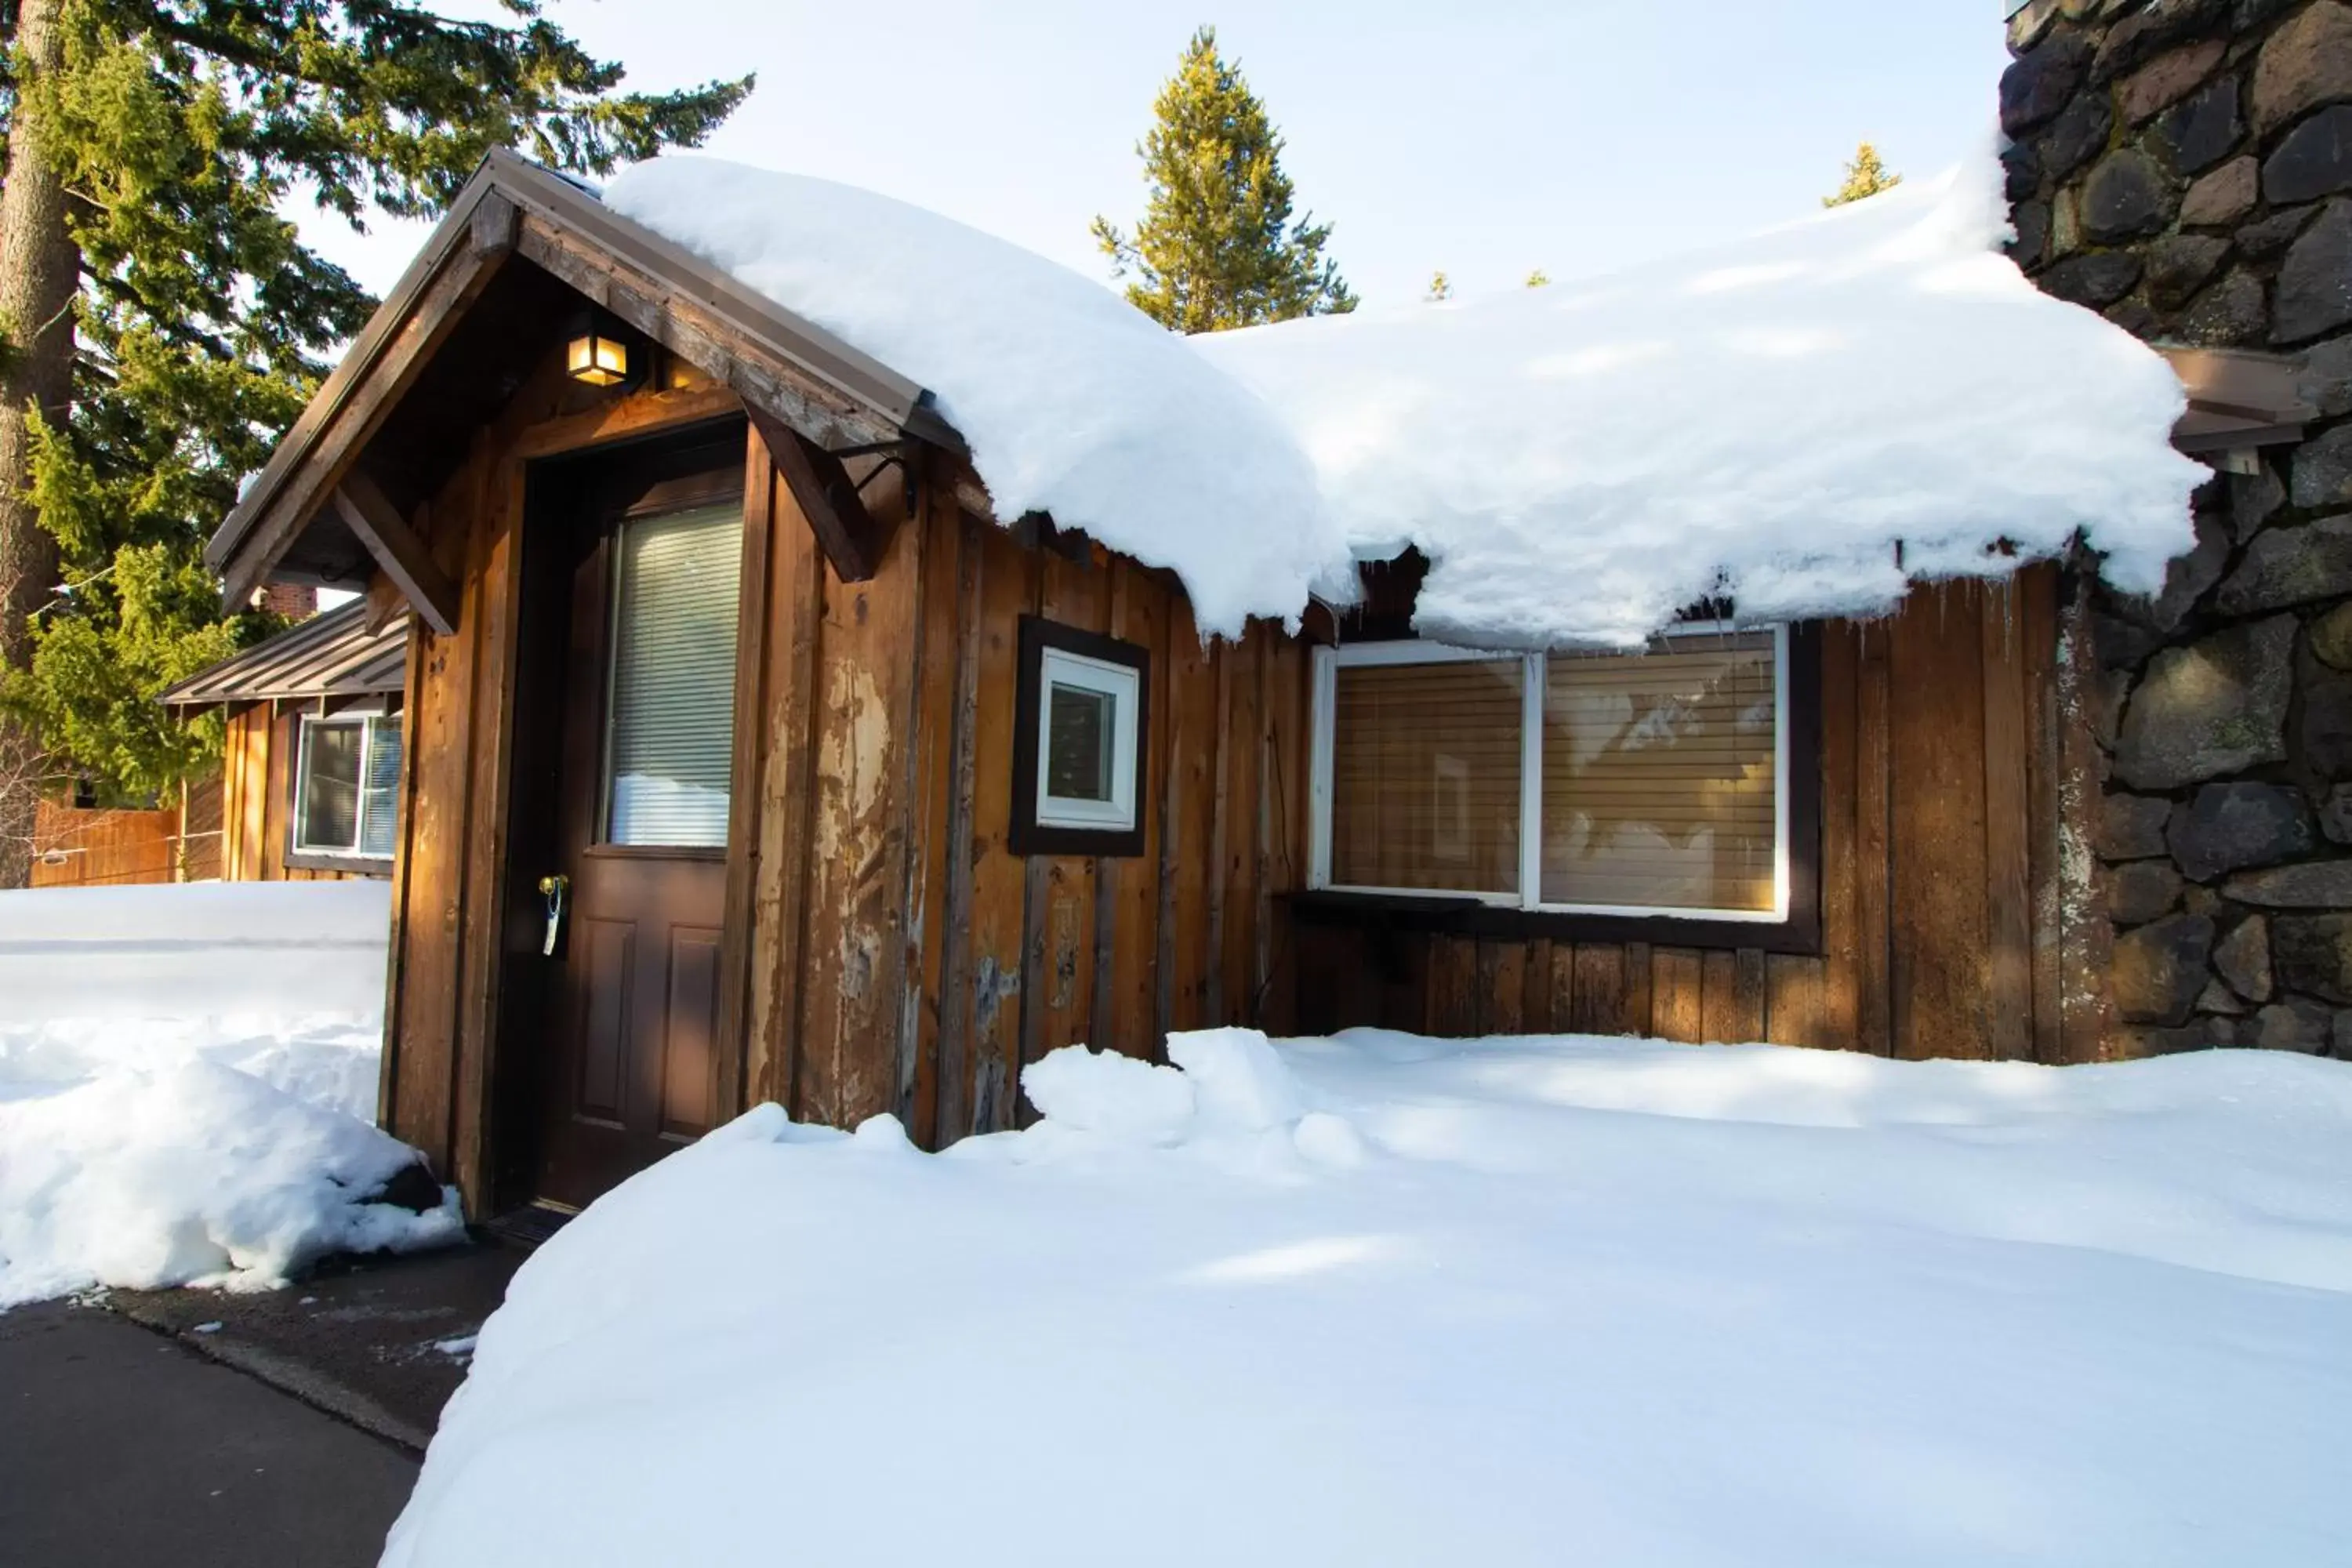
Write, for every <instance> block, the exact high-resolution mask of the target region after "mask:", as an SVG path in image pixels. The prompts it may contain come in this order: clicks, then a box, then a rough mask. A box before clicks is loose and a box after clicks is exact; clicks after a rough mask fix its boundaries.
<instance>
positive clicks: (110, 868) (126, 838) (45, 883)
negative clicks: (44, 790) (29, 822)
mask: <svg viewBox="0 0 2352 1568" xmlns="http://www.w3.org/2000/svg"><path fill="white" fill-rule="evenodd" d="M220 842H221V835H220V783H219V781H218V780H209V781H207V782H206V783H205V784H196V785H192V786H190V788H189V790H188V793H187V797H186V799H185V800H184V802H183V803H182V804H181V805H179V806H177V807H175V808H173V809H171V810H166V811H111V810H89V809H85V808H83V807H79V806H75V805H69V804H68V803H66V802H62V801H53V800H45V801H43V802H41V805H40V811H39V815H38V816H37V817H36V818H35V820H34V825H33V886H35V887H36V888H94V887H119V886H124V885H128V884H131V883H138V882H199V881H207V880H210V879H214V878H216V877H218V876H219V875H220V874H221V853H220Z"/></svg>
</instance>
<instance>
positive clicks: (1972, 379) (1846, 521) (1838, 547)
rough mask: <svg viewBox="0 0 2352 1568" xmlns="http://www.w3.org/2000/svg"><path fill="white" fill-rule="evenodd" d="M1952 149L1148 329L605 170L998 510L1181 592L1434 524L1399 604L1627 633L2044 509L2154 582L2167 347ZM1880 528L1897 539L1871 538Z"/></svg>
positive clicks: (2190, 474) (1840, 582)
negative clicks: (832, 340)
mask: <svg viewBox="0 0 2352 1568" xmlns="http://www.w3.org/2000/svg"><path fill="white" fill-rule="evenodd" d="M2000 177H2001V176H2000V167H1999V165H1998V164H1997V163H1995V162H1994V161H1993V159H1992V157H1991V155H1990V149H1988V151H1987V153H1985V155H1983V156H1981V157H1979V158H1977V159H1974V160H1972V161H1971V162H1969V163H1967V164H1966V165H1963V166H1962V167H1959V168H1958V169H1955V170H1953V171H1951V172H1950V173H1948V174H1944V175H1942V176H1941V177H1939V178H1935V179H1926V180H1918V181H1914V182H1911V183H1908V184H1905V185H1902V186H1900V187H1898V188H1896V189H1895V190H1894V191H1892V192H1889V193H1887V194H1885V195H1880V196H1876V197H1874V198H1872V199H1870V200H1868V201H1865V202H1860V203H1856V204H1854V205H1851V206H1847V207H1843V208H1840V209H1837V210H1836V211H1833V212H1828V213H1815V214H1812V215H1811V216H1807V217H1806V218H1804V219H1803V220H1802V221H1800V222H1796V223H1791V224H1788V225H1786V226H1782V227H1780V228H1777V229H1773V230H1771V231H1769V232H1768V233H1765V234H1761V235H1758V236H1755V237H1751V238H1749V239H1747V240H1744V241H1742V242H1740V243H1738V244H1737V245H1732V246H1726V247H1719V248H1717V249H1713V250H1708V251H1705V252H1701V253H1697V254H1695V255H1692V256H1689V257H1685V258H1680V259H1678V260H1670V261H1665V262H1660V263H1654V264H1650V265H1645V266H1644V267H1643V268H1639V269H1638V270H1636V271H1633V272H1628V273H1622V274H1618V275H1614V276H1608V277H1601V278H1592V279H1578V280H1573V281H1564V282H1559V283H1555V284H1553V285H1551V286H1550V287H1549V288H1546V289H1521V290H1517V291H1514V292H1510V293H1507V294H1501V295H1496V296H1492V297H1489V298H1486V299H1479V300H1465V301H1460V302H1457V303H1453V304H1447V305H1427V304H1415V305H1409V306H1406V307H1403V308H1402V309H1389V310H1361V311H1359V312H1357V313H1356V314H1354V315H1351V316H1344V317H1339V316H1335V317H1322V318H1318V319H1316V320H1312V321H1290V322H1285V323H1283V324H1281V325H1279V326H1273V327H1263V328H1257V329H1254V330H1251V331H1241V332H1228V333H1218V334H1213V335H1210V336H1205V337H1199V338H1189V339H1187V338H1177V337H1173V336H1171V334H1169V333H1168V332H1166V331H1162V330H1161V329H1160V327H1158V326H1157V325H1156V324H1154V323H1153V322H1152V321H1150V320H1149V319H1148V318H1146V317H1145V316H1143V315H1142V314H1141V313H1140V312H1139V311H1137V310H1132V309H1130V308H1129V306H1128V305H1127V304H1126V303H1125V302H1124V301H1123V300H1120V299H1118V297H1117V296H1115V295H1113V294H1112V293H1110V292H1109V291H1108V290H1107V289H1104V288H1103V287H1102V286H1101V285H1100V284H1099V283H1097V282H1096V281H1095V280H1093V279H1087V278H1084V277H1081V276H1080V275H1078V274H1077V273H1075V272H1072V271H1069V270H1068V269H1066V268H1062V267H1060V266H1057V265H1055V263H1053V262H1049V261H1047V260H1045V258H1042V257H1038V256H1035V255H1034V254H1032V253H1030V252H1028V251H1025V250H1023V249H1021V248H1020V247H1016V246H1013V245H1010V244H1007V243H1006V242H1004V241H1003V240H999V239H996V238H994V237H991V236H988V235H985V234H982V233H980V232H978V231H977V230H974V229H971V228H967V227H965V226H963V225H961V224H958V223H955V222H953V221H951V220H950V219H948V218H944V217H941V216H938V215H936V214H933V213H929V212H925V211H923V210H921V209H920V208H918V207H912V206H908V205H905V204H903V203H900V202H896V201H893V200H891V199H890V198H888V197H887V196H881V195H875V194H874V193H872V192H868V191H862V190H858V189H856V188H855V187H852V186H847V185H841V184H834V183H833V182H831V181H826V180H819V179H812V178H808V177H804V176H801V175H793V174H775V173H772V172H769V171H766V170H761V169H753V168H748V167H744V166H742V165H740V164H734V163H722V162H720V161H719V160H716V159H710V158H701V157H663V158H657V159H655V160H652V161H650V162H648V163H641V164H638V165H636V166H635V167H634V168H632V169H629V170H627V171H626V172H625V173H624V174H621V175H620V176H619V177H618V178H616V179H615V180H614V182H613V183H612V184H611V186H610V187H609V188H608V189H607V190H606V191H605V193H604V199H605V200H606V201H607V202H608V203H609V204H610V205H612V206H613V207H614V210H616V211H618V212H621V213H624V214H625V215H627V216H630V217H633V218H635V219H636V220H638V221H639V222H642V223H644V224H646V226H648V227H651V228H653V229H655V230H656V232H658V233H661V234H663V235H666V236H667V237H669V238H671V239H673V240H676V241H677V243H679V244H681V245H683V246H685V247H687V248H688V249H690V250H693V251H695V252H697V253H698V254H699V255H701V256H703V257H705V258H708V259H709V260H710V261H712V262H713V263H715V264H716V265H718V266H719V267H722V268H726V269H727V270H728V271H730V272H731V273H732V274H734V275H735V276H736V277H737V278H739V279H741V280H742V282H744V283H745V284H746V285H748V286H749V287H751V288H752V289H758V290H759V291H760V292H761V293H763V294H765V295H767V296H768V297H769V298H771V299H772V300H776V301H777V302H778V303H779V304H782V305H783V306H784V307H786V308H787V309H789V310H794V311H797V312H798V313H800V314H801V315H803V316H805V317H807V318H809V319H810V320H812V321H816V322H818V323H819V324H820V325H822V326H824V327H825V328H826V329H828V330H829V331H834V332H835V333H836V334H838V335H839V336H840V337H842V338H843V339H845V341H847V342H850V343H852V344H854V345H856V347H858V348H860V349H862V350H864V351H865V352H866V353H870V354H872V355H873V356H874V357H876V358H877V359H879V360H881V361H882V362H883V363H887V364H888V365H890V366H891V367H892V368H893V369H895V370H897V371H898V372H899V373H900V374H904V375H907V376H909V377H911V378H913V379H914V380H916V381H918V382H919V383H921V384H923V385H924V386H925V387H927V388H929V390H930V391H931V393H932V394H933V395H934V396H935V397H936V398H937V399H938V402H939V406H940V413H941V414H943V415H944V416H946V417H947V418H948V419H949V420H950V422H951V423H952V424H953V425H954V426H956V428H957V429H958V430H960V431H961V432H962V434H963V436H964V437H965V438H966V440H967V441H968V442H969V443H970V445H971V452H972V461H973V465H974V467H975V468H977V469H978V471H979V473H980V476H981V478H982V480H983V481H984V482H985V483H986V484H987V486H988V489H989V492H990V495H991V497H992V500H993V501H994V503H995V510H996V513H997V516H998V517H999V518H1000V519H1002V520H1003V521H1007V522H1010V521H1013V520H1014V519H1016V518H1018V517H1019V516H1021V515H1022V514H1023V513H1024V512H1025V511H1029V510H1044V511H1049V512H1051V513H1052V514H1053V516H1054V517H1055V520H1056V521H1059V522H1061V523H1062V524H1064V525H1065V526H1068V527H1075V528H1082V529H1084V530H1086V531H1087V532H1089V533H1091V534H1092V535H1094V536H1095V537H1096V538H1097V539H1099V540H1101V541H1102V542H1105V543H1106V544H1108V545H1111V546H1113V547H1114V548H1117V549H1119V550H1123V551H1127V552H1130V553H1132V554H1134V555H1136V556H1139V557H1140V558H1141V559H1143V560H1145V561H1148V562H1152V563H1157V564H1160V565H1163V566H1167V567H1170V568H1171V569H1173V570H1174V571H1175V572H1176V573H1177V574H1179V575H1180V576H1181V577H1182V578H1183V580H1184V584H1185V587H1186V589H1187V590H1188V592H1189V594H1190V596H1191V598H1192V605H1193V610H1194V613H1195V615H1196V616H1198V618H1199V621H1200V624H1201V626H1202V627H1203V628H1204V629H1206V630H1210V631H1216V632H1222V633H1225V634H1228V635H1230V634H1233V633H1234V632H1236V631H1238V630H1239V629H1240V626H1241V623H1242V621H1243V619H1244V616H1251V615H1257V616H1274V617H1279V618H1295V617H1297V616H1298V615H1299V614H1300V613H1301V612H1302V611H1303V610H1304V609H1305V608H1306V604H1307V593H1308V590H1309V588H1310V587H1311V586H1314V585H1316V584H1320V585H1321V586H1322V587H1323V589H1324V590H1325V591H1326V592H1327V593H1328V594H1330V595H1335V596H1345V595H1349V594H1350V593H1351V592H1352V577H1351V574H1349V564H1350V563H1351V561H1352V560H1353V559H1355V558H1358V557H1363V558H1370V559H1382V558H1386V557H1388V556H1391V555H1393V554H1395V553H1396V552H1398V551H1400V550H1402V548H1403V547H1404V546H1405V545H1407V544H1417V545H1419V546H1420V547H1421V549H1422V550H1423V552H1425V553H1426V554H1428V555H1429V556H1430V557H1431V558H1432V560H1433V562H1434V567H1433V571H1432V573H1431V574H1430V576H1429V579H1428V581H1427V582H1426V584H1424V585H1423V589H1422V595H1421V601H1420V610H1419V616H1420V625H1421V627H1422V629H1423V631H1424V632H1428V633H1432V634H1436V635H1443V636H1447V637H1454V638H1456V639H1458V640H1462V641H1466V642H1474V643H1480V644H1487V645H1493V644H1503V645H1507V646H1521V645H1527V646H1542V645H1547V644H1563V643H1595V642H1597V643H1613V644H1627V643H1633V642H1638V641H1640V640H1641V639H1642V638H1643V637H1644V636H1646V635H1647V634H1648V633H1650V632H1652V631H1654V630H1655V629H1656V628H1658V627H1659V626H1663V625H1664V624H1666V623H1667V622H1668V621H1670V620H1671V619H1672V618H1673V617H1674V616H1675V615H1676V614H1677V613H1678V612H1679V611H1681V610H1683V609H1685V607H1687V606H1688V605H1692V604H1693V603H1694V602H1696V601H1697V600H1699V599H1701V598H1703V597H1710V596H1715V595H1732V596H1733V597H1735V598H1736V600H1737V602H1738V613H1739V614H1740V616H1742V617H1744V618H1746V619H1748V620H1751V621H1762V620H1776V619H1782V618H1795V617H1801V616H1868V615H1875V614H1880V613H1883V612H1885V610H1887V609H1889V608H1891V607H1892V606H1893V605H1895V602H1896V601H1897V600H1898V599H1900V598H1901V597H1902V595H1903V592H1904V590H1905V587H1906V583H1907V581H1908V580H1909V579H1910V578H1912V577H1948V576H1955V575H1976V576H1997V575H2000V574H2006V573H2007V572H2009V571H2010V570H2011V569H2012V568H2014V567H2015V566H2016V565H2017V564H2018V563H2019V562H2020V561H2021V560H2024V559H2032V558H2034V557H2038V556H2044V555H2050V554H2054V553H2057V552H2061V551H2063V549H2065V548H2066V546H2067V544H2068V542H2069V541H2070V540H2071V539H2072V538H2073V537H2074V534H2075V532H2076V531H2078V530H2080V531H2084V533H2085V534H2086V535H2087V537H2088V539H2089V541H2090V542H2091V543H2092V544H2093V545H2094V546H2095V548H2097V549H2098V550H2100V551H2102V552H2105V571H2106V573H2107V574H2108V576H2109V578H2110V580H2112V581H2113V582H2114V583H2115V584H2116V585H2117V586H2118V587H2121V588H2124V589H2126V590H2129V591H2135V592H2143V593H2152V592H2155V591H2156V590H2158V588H2160V587H2161V586H2162V585H2163V581H2164V569H2165V563H2167V562H2168V560H2169V559H2170V558H2171V557H2172V556H2174V555H2176V554H2178V553H2179V552H2183V551H2185V550H2187V549H2188V548H2189V545H2190V543H2191V542H2192V534H2191V531H2190V526H2189V492H2190V490H2191V489H2194V488H2195V487H2196V486H2197V485H2199V484H2200V483H2202V482H2203V481H2204V480H2205V479H2207V478H2208V477H2209V475H2208V473H2207V470H2206V469H2205V468H2203V467H2201V466H2200V465H2199V464H2197V463H2194V462H2192V461H2190V460H2189V458H2184V457H2182V456H2181V455H2180V454H2179V453H2178V452H2176V451H2174V450H2173V449H2172V446H2171V439H2170V437H2171V427H2172V424H2173V421H2174V420H2175V419H2176V418H2177V417H2178V416H2179V413H2180V411H2181V409H2182V407H2183V406H2184V405H2185V398H2184V395H2183V394H2182V392H2181V390H2180V385H2179V381H2178V380H2177V379H2176V378H2175V376H2174V375H2173V374H2172V372H2171V370H2170V369H2169V368H2168V366H2167V364H2166V363H2165V362H2164V361H2163V360H2162V359H2161V358H2160V357H2158V355H2157V354H2156V353H2154V352H2153V351H2152V350H2150V349H2148V348H2147V346H2146V345H2145V344H2143V343H2141V342H2138V341H2137V339H2135V338H2133V337H2132V336H2131V335H2130V334H2129V333H2127V332H2126V331H2123V330H2122V329H2121V328H2118V327H2116V326H2115V325H2113V324H2112V323H2110V322H2108V321H2104V320H2102V319H2101V318H2100V317H2099V316H2098V315H2096V314H2095V313H2094V312H2092V311H2089V310H2082V309H2080V308H2078V307H2076V306H2074V305H2069V304H2066V303H2064V302H2063V301H2061V300H2054V299H2053V298H2051V297H2050V296H2048V295H2046V294H2043V293H2042V292H2041V291H2040V290H2038V289H2035V288H2034V287H2033V285H2032V283H2030V282H2029V281H2027V279H2025V278H2024V276H2023V275H2022V274H2021V273H2020V272H2019V271H2018V269H2017V268H2016V266H2015V265H2014V264H2013V263H2011V261H2010V260H2009V259H2008V258H2005V257H2003V256H2001V255H2000V254H1999V253H1998V251H1997V249H1996V247H1997V246H1998V245H1999V244H2000V241H2001V240H2002V239H2003V238H2004V237H2006V234H2007V232H2008V220H2007V216H2006V207H2005V205H2004V203H2003V201H2002V198H2001V195H2000ZM1898 547H1899V551H1898Z"/></svg>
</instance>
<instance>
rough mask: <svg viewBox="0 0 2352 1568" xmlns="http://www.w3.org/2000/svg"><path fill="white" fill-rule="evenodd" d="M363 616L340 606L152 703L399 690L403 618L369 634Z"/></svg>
mask: <svg viewBox="0 0 2352 1568" xmlns="http://www.w3.org/2000/svg"><path fill="white" fill-rule="evenodd" d="M367 612H368V603H367V601H366V600H365V599H354V600H352V602H351V603H350V604H348V605H337V606H335V608H333V609H331V610H327V611H324V612H322V613H321V614H319V615H316V616H311V617H310V619H309V620H307V621H304V622H302V623H301V624H299V626H289V627H288V628H287V629H286V630H284V631H282V632H279V633H278V635H277V636H276V637H270V638H268V639H267V640H265V641H262V642H257V643H256V644H254V645H253V646H252V647H249V648H247V649H246V650H245V651H244V652H243V653H241V654H238V655H237V656H236V658H226V659H223V660H222V661H221V662H220V663H218V664H215V665H214V666H213V667H212V668H209V669H203V670H199V671H197V672H196V673H195V674H194V675H192V676H190V677H188V679H185V680H183V681H181V682H180V683H179V684H178V685H176V686H174V687H173V688H171V689H169V690H167V691H165V692H164V693H163V695H162V696H161V697H159V698H157V699H156V700H157V701H159V702H161V703H163V705H164V706H165V707H167V708H178V709H191V708H211V707H215V706H219V705H222V704H228V703H239V702H264V701H268V700H274V699H317V698H321V697H362V696H370V695H374V694H377V693H382V692H387V691H398V690H399V689H401V687H402V684H403V683H404V680H405V679H407V670H408V616H407V615H406V614H405V613H401V614H397V615H394V616H393V617H392V618H391V619H390V620H389V621H386V622H385V623H384V624H383V626H382V627H381V628H379V629H377V630H375V631H370V630H369V629H368V626H367Z"/></svg>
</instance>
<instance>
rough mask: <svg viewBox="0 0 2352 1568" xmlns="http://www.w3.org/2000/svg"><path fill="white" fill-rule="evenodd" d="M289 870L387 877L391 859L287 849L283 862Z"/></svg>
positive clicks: (314, 850)
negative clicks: (339, 872)
mask: <svg viewBox="0 0 2352 1568" xmlns="http://www.w3.org/2000/svg"><path fill="white" fill-rule="evenodd" d="M283 864H284V865H285V867H286V868H287V869H288V870H289V871H341V872H343V873H344V874H345V875H347V876H352V877H389V876H391V875H392V861H391V860H390V858H378V857H376V856H373V855H332V854H328V853H326V852H324V851H321V850H317V849H289V850H288V851H287V852H286V858H285V860H284V862H283Z"/></svg>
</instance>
